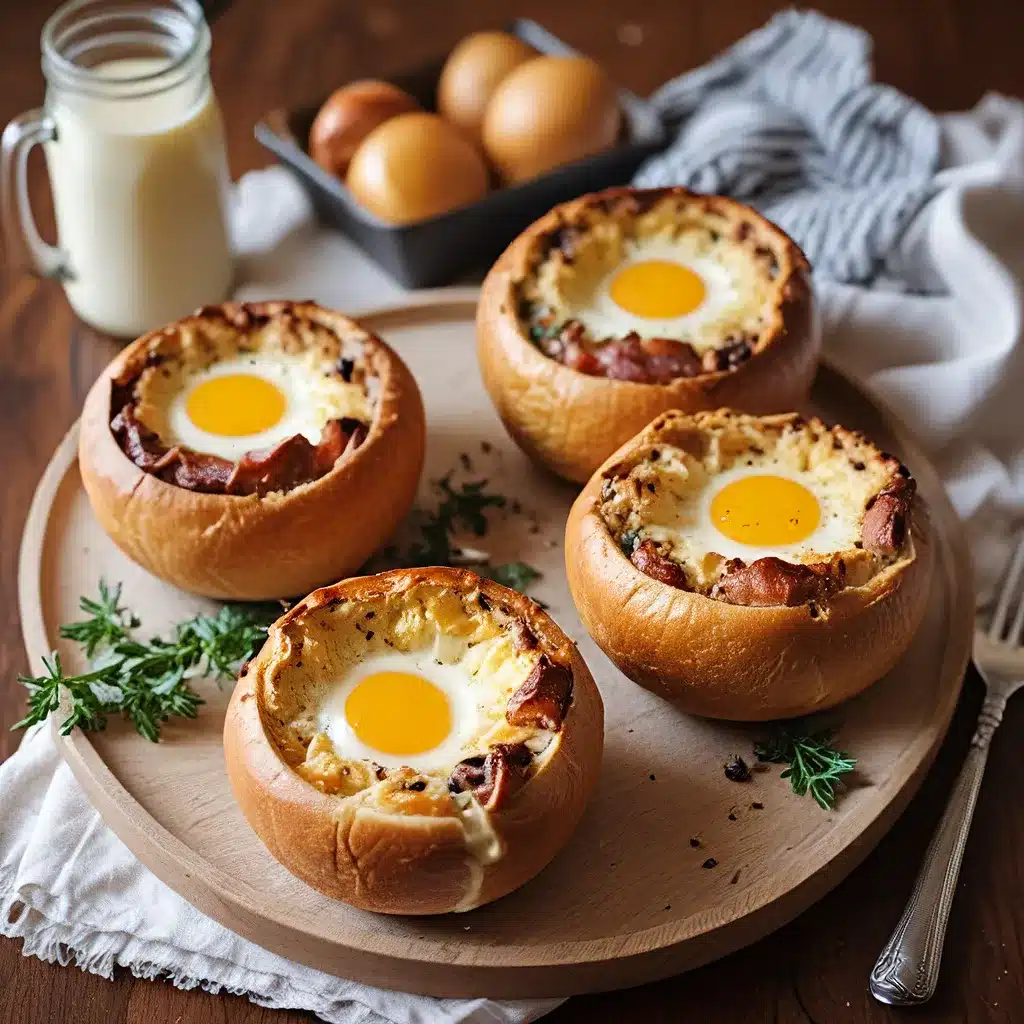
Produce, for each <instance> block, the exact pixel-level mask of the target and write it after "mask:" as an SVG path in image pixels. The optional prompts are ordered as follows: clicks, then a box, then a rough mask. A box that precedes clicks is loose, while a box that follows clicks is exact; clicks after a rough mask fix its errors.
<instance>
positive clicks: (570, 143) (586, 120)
mask: <svg viewBox="0 0 1024 1024" xmlns="http://www.w3.org/2000/svg"><path fill="white" fill-rule="evenodd" d="M619 122H620V113H619V106H618V101H617V99H616V96H615V87H614V85H612V83H611V81H610V80H609V78H608V76H607V75H606V74H605V73H604V71H603V70H602V69H601V67H600V65H598V64H596V63H595V62H594V61H592V60H589V59H588V58H586V57H535V58H533V60H529V61H527V62H526V63H525V64H520V65H519V67H517V68H516V69H515V70H514V71H512V72H511V73H510V74H509V75H507V76H506V77H505V79H504V80H503V81H502V82H501V84H500V85H499V86H498V88H497V89H496V90H495V93H494V95H493V96H492V97H491V102H490V103H489V104H488V105H487V113H486V115H485V117H484V127H483V142H484V149H485V150H486V152H487V155H488V156H489V157H490V159H491V162H492V163H493V164H494V165H495V167H497V169H498V171H499V172H500V173H501V176H502V178H503V179H504V180H505V181H506V182H510V183H511V182H517V181H524V180H526V179H527V178H533V177H536V176H537V175H538V174H543V173H544V172H545V171H549V170H551V168H552V167H558V166H559V165H560V164H566V163H569V162H570V161H573V160H580V159H582V158H583V157H585V156H591V155H592V154H594V153H600V152H601V151H602V150H604V149H608V148H609V147H611V146H613V145H614V144H615V140H616V138H617V137H618V133H619Z"/></svg>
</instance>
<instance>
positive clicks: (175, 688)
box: [14, 580, 280, 742]
mask: <svg viewBox="0 0 1024 1024" xmlns="http://www.w3.org/2000/svg"><path fill="white" fill-rule="evenodd" d="M99 589H100V596H99V598H98V599H93V598H88V597H83V598H81V600H80V602H79V604H80V607H81V609H82V611H83V612H85V614H86V615H87V616H88V618H86V619H84V620H82V621H81V622H73V623H70V624H69V625H66V626H61V630H60V635H61V636H62V637H64V638H66V639H69V640H74V641H75V642H76V643H78V644H81V646H82V648H83V649H84V651H85V654H86V656H87V657H88V658H89V659H90V660H92V661H93V667H92V670H91V671H90V672H84V673H82V674H80V675H72V676H69V675H65V674H64V669H63V667H62V666H61V663H60V657H59V655H57V654H56V653H54V654H52V655H51V656H50V657H49V658H44V659H43V667H44V669H45V674H44V675H41V676H37V677H35V678H30V677H27V676H19V678H18V681H19V682H20V683H22V684H23V685H24V686H26V687H28V691H29V697H28V705H29V713H28V715H26V716H25V718H23V719H22V720H21V721H20V722H18V723H17V725H15V726H14V728H16V729H17V728H26V727H28V726H30V725H35V724H36V723H37V722H41V721H43V720H44V719H45V718H46V717H47V715H49V714H50V712H52V711H56V710H57V708H58V706H59V704H60V695H61V688H62V687H63V689H64V690H65V691H66V692H67V694H68V695H69V697H70V698H71V713H70V715H68V717H67V718H65V719H64V721H63V722H61V726H60V731H61V733H62V734H63V735H65V736H66V735H67V734H68V733H69V732H71V730H72V729H74V728H75V727H76V726H77V727H78V728H80V729H84V730H87V731H96V730H99V729H103V728H105V727H106V724H107V718H108V716H110V715H112V714H116V713H118V712H120V713H121V714H123V715H124V716H125V717H126V718H128V719H130V720H131V721H132V723H133V724H134V725H135V728H136V729H137V730H138V731H139V732H140V733H141V734H142V735H143V736H145V737H146V739H148V740H152V741H153V742H156V741H157V740H158V739H159V738H160V725H161V723H163V722H166V721H167V720H168V719H169V718H195V717H196V715H197V713H198V710H199V705H200V704H202V703H203V700H202V698H201V697H199V695H198V694H197V693H196V692H195V691H194V690H193V689H192V688H191V686H190V685H189V679H191V678H193V677H195V676H202V677H215V678H217V679H225V678H231V677H233V676H234V675H235V672H236V670H237V668H238V666H239V664H240V663H241V662H243V661H245V659H246V658H249V657H251V656H252V655H253V654H254V653H255V651H256V650H258V649H259V647H260V646H261V645H262V643H263V641H264V639H265V638H266V635H267V626H268V625H269V624H270V622H272V621H273V619H274V618H276V617H277V615H278V614H279V612H280V609H279V608H276V607H275V608H274V609H273V610H268V608H267V607H266V606H255V607H242V606H238V605H225V606H224V607H222V608H221V609H220V611H218V612H217V614H216V615H215V616H212V617H211V616H206V615H197V616H196V617H195V618H192V619H189V620H188V621H186V622H182V623H179V624H178V625H177V626H175V627H174V631H173V634H172V637H171V639H170V640H161V639H160V638H159V637H154V638H153V639H152V640H150V641H148V642H144V641H140V640H137V639H136V638H135V637H134V635H133V630H135V629H136V628H137V627H138V626H139V619H138V617H137V616H135V615H133V614H132V613H131V612H130V611H128V609H126V608H123V607H122V606H121V603H120V601H121V587H120V585H118V586H117V587H114V588H110V587H108V586H107V584H106V583H105V582H104V581H103V580H101V581H100V588H99Z"/></svg>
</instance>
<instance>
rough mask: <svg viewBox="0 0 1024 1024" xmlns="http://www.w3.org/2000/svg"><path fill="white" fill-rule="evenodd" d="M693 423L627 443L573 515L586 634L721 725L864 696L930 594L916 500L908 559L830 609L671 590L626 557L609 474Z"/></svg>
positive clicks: (571, 573)
mask: <svg viewBox="0 0 1024 1024" xmlns="http://www.w3.org/2000/svg"><path fill="white" fill-rule="evenodd" d="M693 427H694V419H693V418H691V417H686V416H683V415H681V414H672V413H669V414H666V415H665V416H663V417H660V418H659V419H658V420H656V421H655V422H654V423H652V424H651V425H650V426H649V427H648V428H647V429H646V430H644V431H642V432H641V434H640V435H638V436H637V437H636V438H633V439H632V440H631V441H629V442H627V443H626V444H625V445H623V446H622V448H620V449H619V450H618V451H617V452H616V453H615V454H614V455H612V456H611V458H609V459H608V460H607V461H606V463H605V464H604V466H602V467H601V470H600V471H599V472H597V473H595V474H594V476H593V477H592V478H591V479H590V481H589V482H588V483H587V485H586V487H584V489H583V491H582V493H581V494H580V496H579V498H578V499H577V500H576V502H575V504H574V505H573V507H572V510H571V511H570V513H569V519H568V523H567V526H566V541H565V556H566V573H567V576H568V580H569V589H570V591H571V593H572V596H573V600H574V601H575V603H576V607H577V609H578V610H579V613H580V618H581V619H582V620H583V624H584V626H585V627H586V628H587V631H588V632H589V633H590V635H591V636H592V637H593V638H594V641H595V642H596V643H597V645H598V646H599V647H600V648H601V649H602V650H603V651H604V652H605V654H607V655H608V657H609V658H611V659H612V661H614V662H615V664H616V665H618V667H619V668H620V669H621V670H622V671H623V672H624V673H625V674H626V675H627V676H628V677H629V678H630V679H632V680H633V681H634V682H637V683H639V684H640V685H641V686H644V687H646V688H647V689H650V690H653V691H654V692H656V693H659V694H661V695H662V696H664V697H667V698H669V699H671V700H673V701H675V702H677V703H678V704H679V705H680V707H682V708H683V709H684V710H686V711H688V712H690V713H693V714H699V715H705V716H708V717H711V718H725V719H734V720H742V721H761V720H767V719H775V718H792V717H796V716H799V715H804V714H808V713H810V712H813V711H820V710H823V709H825V708H828V707H831V706H832V705H834V704H838V703H839V702H840V701H843V700H846V699H848V698H850V697H852V696H854V695H855V694H857V693H859V692H860V691H862V690H863V689H865V688H866V687H867V686H869V685H870V684H871V683H873V682H875V681H876V680H878V679H879V678H881V676H883V675H884V674H885V673H886V672H888V671H889V669H891V668H892V667H893V666H894V665H895V664H896V662H897V661H898V660H899V659H900V657H901V656H902V655H903V652H904V651H905V650H906V648H907V646H908V645H909V644H910V642H911V640H912V638H913V636H914V634H915V632H916V631H917V628H918V626H919V625H920V622H921V619H922V618H923V615H924V611H925V607H926V604H927V598H928V587H929V579H930V574H931V567H932V560H933V557H934V551H933V549H934V543H933V539H932V530H931V523H930V520H929V516H928V509H927V506H926V505H925V504H924V502H923V501H922V500H921V499H920V497H919V496H918V497H917V498H916V499H915V502H914V508H913V515H912V516H911V518H910V530H909V535H908V536H907V537H906V539H905V546H904V549H903V551H902V553H901V555H900V557H898V558H896V559H894V560H891V561H889V562H888V563H886V564H885V565H883V566H881V567H880V568H879V570H878V571H877V572H876V573H874V574H873V575H872V576H871V577H870V578H869V579H867V581H866V582H865V583H864V584H863V585H859V586H845V587H842V588H841V589H838V590H837V591H836V592H834V593H832V594H830V595H829V597H828V599H827V601H825V602H823V603H822V604H821V605H820V606H819V605H817V604H815V603H814V602H812V603H811V604H807V603H802V604H799V605H796V606H792V607H787V606H781V605H777V606H772V607H749V606H746V605H737V604H730V603H727V601H725V600H717V599H715V598H714V597H711V596H708V595H706V594H703V593H696V592H693V591H690V590H684V589H680V588H679V587H677V586H671V585H667V584H666V583H664V582H661V581H659V580H658V579H654V578H652V577H651V576H650V575H647V574H645V573H644V572H641V571H640V569H638V568H637V567H636V566H635V565H634V564H633V563H632V562H631V561H630V559H629V558H628V557H627V556H626V555H625V554H624V553H623V551H622V549H621V548H620V546H619V544H618V543H617V542H616V539H615V538H614V537H613V536H612V534H611V533H610V532H609V529H608V526H607V524H606V522H605V520H604V518H603V517H602V515H601V511H600V508H601V503H602V494H601V492H602V487H603V483H604V480H605V474H606V473H607V472H609V471H611V470H612V469H613V467H614V466H615V465H616V464H617V463H620V462H622V461H624V460H625V461H628V460H629V459H630V458H631V457H632V456H633V454H634V453H635V452H636V451H637V450H638V449H639V448H641V447H643V446H645V445H649V444H650V443H652V442H653V441H655V440H661V441H663V442H666V443H668V442H669V441H670V440H677V441H678V440H681V439H682V437H683V434H684V433H685V432H686V431H688V430H692V429H693Z"/></svg>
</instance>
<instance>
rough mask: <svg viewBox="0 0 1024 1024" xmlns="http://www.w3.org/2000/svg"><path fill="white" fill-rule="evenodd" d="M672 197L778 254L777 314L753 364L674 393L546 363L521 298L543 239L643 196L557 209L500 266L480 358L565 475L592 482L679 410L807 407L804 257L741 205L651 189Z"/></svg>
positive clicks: (485, 303)
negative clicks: (526, 323)
mask: <svg viewBox="0 0 1024 1024" xmlns="http://www.w3.org/2000/svg"><path fill="white" fill-rule="evenodd" d="M651 192H652V193H656V194H657V198H658V200H659V201H660V200H663V199H669V200H671V201H674V202H686V203H689V204H697V205H698V206H701V205H703V206H712V207H713V209H714V210H715V211H716V215H719V216H721V217H722V218H723V219H725V220H727V221H729V222H730V223H735V224H737V225H739V224H741V223H743V224H749V225H751V230H752V231H754V232H755V233H756V234H757V236H759V237H763V238H764V239H765V240H770V242H771V245H772V251H773V252H775V253H777V254H778V257H777V258H778V259H779V273H778V276H777V278H776V280H775V289H774V292H773V295H774V298H773V300H772V301H773V305H772V308H771V310H770V315H769V316H768V317H767V322H766V324H765V326H764V328H763V330H762V331H761V333H760V336H759V338H758V341H757V343H756V345H755V346H754V349H753V351H752V353H751V354H750V357H749V358H747V359H746V360H745V361H743V362H741V363H739V365H737V366H735V367H733V368H731V369H726V370H719V371H715V372H710V373H701V374H700V375H698V376H692V377H678V378H676V379H674V380H672V381H670V382H668V383H665V384H647V383H637V382H635V381H630V380H612V379H609V378H607V377H598V376H589V375H587V374H584V373H580V372H578V371H577V370H574V369H571V368H570V367H568V366H566V365H564V364H562V363H560V362H557V361H556V360H554V359H551V358H549V357H548V356H546V355H544V353H543V352H541V351H540V349H538V348H537V346H536V345H535V344H534V343H533V342H532V341H531V340H530V338H529V337H528V336H527V335H526V333H525V331H524V327H523V324H522V322H521V320H520V317H519V312H518V291H519V289H520V286H521V284H522V282H523V281H525V280H526V279H527V278H528V277H529V276H530V274H531V273H532V272H533V265H534V263H533V261H534V260H535V258H536V254H537V251H538V244H539V240H540V239H542V238H544V237H546V236H549V235H550V234H551V233H552V232H555V231H558V230H559V229H560V227H561V226H563V225H564V224H566V223H571V222H572V221H573V220H574V219H576V218H578V217H579V216H581V214H582V213H583V211H586V210H587V209H589V208H590V207H593V206H594V205H595V204H599V203H611V202H629V201H631V200H635V199H636V198H637V197H645V196H646V195H648V193H647V192H644V191H643V190H635V189H628V188H625V189H610V190H607V191H606V192H600V193H593V194H591V195H587V196H582V197H581V198H579V199H575V200H572V201H571V202H569V203H565V204H562V205H561V206H557V207H555V208H554V209H553V210H552V211H551V212H550V213H548V214H546V215H545V216H544V217H542V218H540V219H539V220H538V221H536V222H535V223H534V224H532V225H531V226H530V227H529V228H527V229H526V231H524V232H523V233H522V234H521V235H520V236H519V237H518V238H516V239H515V240H514V241H513V242H512V244H511V245H510V246H509V247H508V249H506V250H505V252H504V253H503V254H502V256H501V257H500V258H499V259H498V261H497V263H495V265H494V266H493V267H492V268H491V271H490V272H489V273H488V275H487V278H486V280H485V281H484V285H483V290H482V293H481V297H480V304H479V307H478V310H477V351H478V354H479V358H480V367H481V372H482V375H483V380H484V384H485V386H486V388H487V390H488V392H489V394H490V396H491V399H492V401H493V402H494V404H495V406H496V408H497V410H498V413H499V415H500V416H501V418H502V420H503V422H504V424H505V426H506V428H507V429H508V431H509V433H510V434H511V436H512V438H513V439H514V440H515V441H516V443H517V444H518V445H519V446H520V447H521V448H522V449H523V450H524V451H525V452H526V453H527V454H528V455H529V456H530V457H531V458H533V459H536V460H537V461H538V462H540V463H542V464H543V465H545V466H547V467H548V468H549V469H551V470H553V471H554V472H555V473H557V474H558V475H559V476H563V477H565V478H567V479H570V480H574V481H577V482H583V481H585V480H587V478H588V477H589V476H590V475H591V473H593V472H594V470H595V469H596V468H597V467H598V466H599V465H600V464H601V463H602V462H603V461H604V459H605V458H607V457H608V455H609V454H611V452H612V451H614V450H615V449H616V448H617V447H618V446H619V445H621V444H623V443H624V442H625V441H626V440H628V439H629V438H630V437H632V436H633V435H634V434H635V433H636V432H637V431H638V430H640V429H642V428H643V427H644V426H645V425H646V424H647V423H649V422H650V421H651V420H652V419H653V418H654V417H655V416H657V415H658V414H659V413H661V412H665V411H666V410H669V409H681V410H683V411H685V412H696V411H699V410H711V409H717V408H720V407H723V406H728V407H731V408H735V409H741V410H743V411H744V412H750V413H756V414H765V413H773V412H781V411H784V410H788V409H793V408H798V407H799V406H800V405H801V404H802V403H803V402H804V401H805V399H806V397H807V395H808V393H809V391H810V387H811V382H812V380H813V378H814V373H815V371H816V369H817V363H818V355H819V352H820V348H821V331H820V323H819V317H818V313H817V307H816V304H815V302H814V297H813V294H812V291H811V284H810V268H809V266H808V264H807V261H806V259H805V257H804V256H803V254H802V253H801V252H800V250H799V248H798V247H797V246H796V244H795V243H794V242H792V241H791V240H790V239H789V238H788V237H787V236H786V235H785V234H783V233H782V232H781V231H780V230H779V229H778V228H776V227H775V226H774V225H772V224H771V223H770V222H768V221H767V220H765V219H764V218H763V217H761V216H760V215H759V214H757V213H756V212H755V211H753V210H751V209H750V208H749V207H746V206H744V205H742V204H740V203H737V202H735V201H734V200H729V199H724V198H722V197H718V196H698V195H696V194H695V193H691V192H688V191H687V190H686V189H679V188H676V189H658V190H651Z"/></svg>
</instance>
